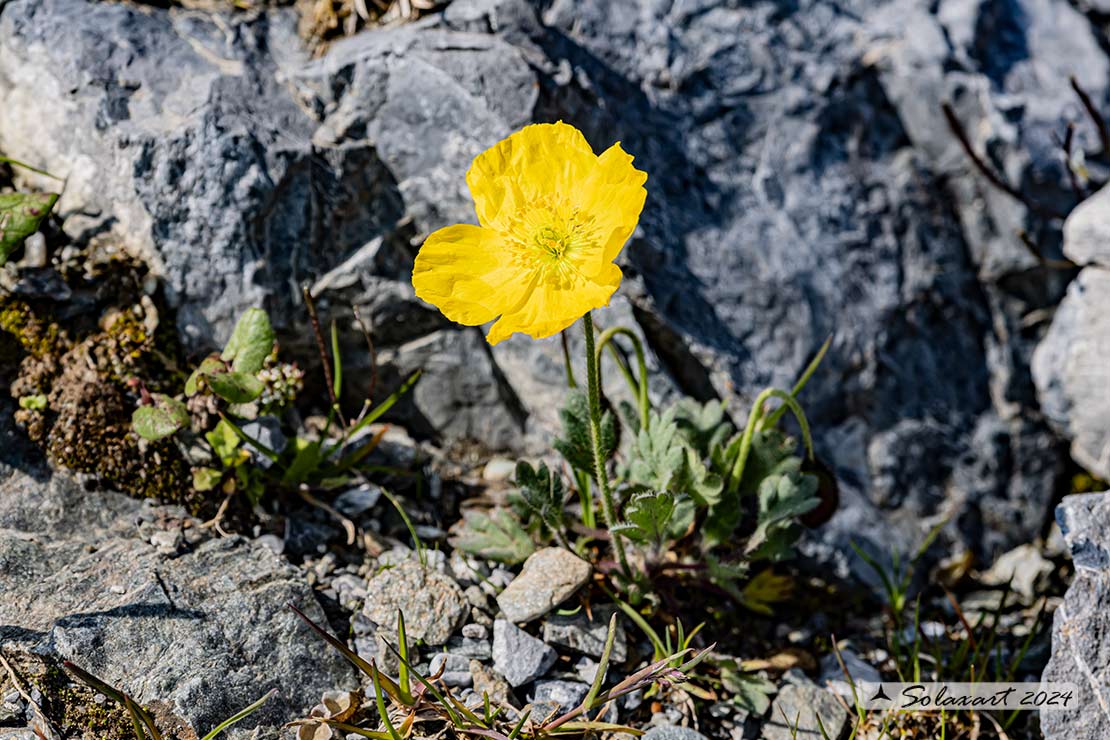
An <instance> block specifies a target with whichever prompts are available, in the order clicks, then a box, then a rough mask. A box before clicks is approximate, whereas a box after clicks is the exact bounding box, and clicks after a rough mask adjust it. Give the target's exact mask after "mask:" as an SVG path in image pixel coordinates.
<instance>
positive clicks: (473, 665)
mask: <svg viewBox="0 0 1110 740" xmlns="http://www.w3.org/2000/svg"><path fill="white" fill-rule="evenodd" d="M470 677H471V679H472V680H473V682H474V691H475V692H476V693H477V694H478V695H479V696H482V695H483V694H489V698H490V701H491V702H493V703H494V704H495V705H498V706H514V705H515V702H514V701H513V687H512V686H510V685H509V682H508V681H506V680H505V677H504V676H502V675H501V674H500V673H498V672H497V671H495V670H494V669H492V668H490V667H489V666H487V665H484V664H483V663H482V662H481V661H478V660H471V661H470Z"/></svg>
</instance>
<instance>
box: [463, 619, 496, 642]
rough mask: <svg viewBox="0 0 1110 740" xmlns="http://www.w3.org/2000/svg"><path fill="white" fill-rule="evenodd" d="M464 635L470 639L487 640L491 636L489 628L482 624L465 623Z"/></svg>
mask: <svg viewBox="0 0 1110 740" xmlns="http://www.w3.org/2000/svg"><path fill="white" fill-rule="evenodd" d="M462 636H463V637H466V638H468V639H470V640H485V639H488V638H489V630H488V629H487V628H486V627H485V625H481V624H473V623H471V624H464V625H463V628H462Z"/></svg>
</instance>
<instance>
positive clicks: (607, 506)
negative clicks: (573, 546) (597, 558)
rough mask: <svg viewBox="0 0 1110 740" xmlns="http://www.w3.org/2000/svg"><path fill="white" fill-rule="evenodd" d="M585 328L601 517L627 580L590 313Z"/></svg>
mask: <svg viewBox="0 0 1110 740" xmlns="http://www.w3.org/2000/svg"><path fill="white" fill-rule="evenodd" d="M582 327H583V329H585V332H586V388H587V393H588V395H589V406H590V442H591V446H592V448H593V453H594V477H595V478H596V479H597V487H598V490H599V491H600V493H601V513H602V516H604V517H605V526H606V527H607V528H608V529H609V534H610V535H611V537H612V540H613V550H614V552H616V554H617V562H618V563H620V566H621V570H623V571H624V575H625V577H627V578H629V579H631V578H632V571H631V569H630V568H629V567H628V556H627V555H626V554H625V552H624V541H623V540H622V539H621V536H620V535H619V534H618V533H617V532H616V530H615V527H616V526H617V518H616V507H615V506H614V505H613V492H612V491H611V490H610V489H609V474H608V473H607V472H606V470H605V455H604V454H603V452H602V450H601V380H600V378H599V376H598V368H597V350H596V348H595V346H594V319H593V316H591V315H590V312H589V311H587V312H586V315H585V316H583V317H582Z"/></svg>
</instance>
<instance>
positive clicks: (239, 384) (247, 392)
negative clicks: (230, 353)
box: [204, 371, 266, 403]
mask: <svg viewBox="0 0 1110 740" xmlns="http://www.w3.org/2000/svg"><path fill="white" fill-rule="evenodd" d="M204 381H205V382H206V383H208V387H209V388H211V389H212V392H213V393H215V394H216V395H217V396H219V397H220V398H222V399H224V400H225V401H227V402H228V403H250V402H251V401H253V400H254V399H256V398H258V397H259V396H261V395H262V391H263V390H265V388H266V386H265V385H263V383H262V381H261V380H259V379H258V378H256V377H255V376H253V375H247V374H246V373H240V372H234V371H233V372H230V373H211V374H209V375H205V376H204Z"/></svg>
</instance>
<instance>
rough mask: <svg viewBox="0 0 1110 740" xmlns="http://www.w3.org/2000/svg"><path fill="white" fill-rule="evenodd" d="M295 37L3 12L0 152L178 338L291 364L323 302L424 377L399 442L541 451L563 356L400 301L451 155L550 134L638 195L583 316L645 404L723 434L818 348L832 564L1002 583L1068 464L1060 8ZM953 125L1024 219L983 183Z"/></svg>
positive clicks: (529, 18) (517, 13)
mask: <svg viewBox="0 0 1110 740" xmlns="http://www.w3.org/2000/svg"><path fill="white" fill-rule="evenodd" d="M290 13H291V11H289V10H287V9H284V10H283V9H276V10H273V9H271V10H266V11H260V12H257V13H239V14H231V13H229V14H227V15H223V16H211V15H205V14H198V13H195V12H187V11H183V10H181V9H174V8H171V9H168V10H167V9H158V8H151V7H137V6H134V5H131V4H126V3H125V4H117V3H97V2H91V0H9V1H8V2H7V3H4V4H3V5H2V11H0V38H2V39H3V42H2V43H0V150H3V151H5V153H6V154H9V155H13V156H17V157H20V158H23V159H31V160H33V161H35V162H36V163H38V164H41V165H44V166H46V167H47V168H49V169H52V170H55V171H57V172H58V174H61V175H64V176H68V177H69V186H68V187H67V191H66V195H65V197H64V198H63V200H62V203H61V205H60V212H61V214H62V216H63V217H64V218H65V224H66V230H67V232H68V233H69V234H70V235H71V236H73V237H74V238H75V239H77V240H79V241H80V240H82V239H86V240H87V239H107V238H112V239H117V240H119V241H120V243H121V244H123V245H124V246H125V247H126V248H128V249H129V250H131V251H133V252H134V253H136V254H139V255H142V256H144V257H145V258H147V259H149V260H150V261H151V263H152V264H154V265H156V266H157V267H158V268H159V270H160V272H161V274H162V275H163V276H164V277H165V279H166V282H167V286H168V288H169V292H170V294H171V297H172V299H173V300H174V301H175V302H176V305H177V306H178V307H179V312H178V321H179V324H180V325H181V328H182V330H183V333H184V334H185V335H186V336H187V337H189V338H191V339H192V341H193V343H194V344H195V345H203V344H204V343H206V342H211V341H213V340H214V339H216V340H218V339H220V338H222V336H223V334H225V333H226V331H227V329H228V327H229V326H230V324H231V322H232V321H233V320H234V316H235V314H236V312H237V311H238V310H240V309H241V308H243V307H245V306H247V305H252V304H257V303H265V304H266V305H267V306H268V307H270V308H271V309H273V310H274V311H275V314H276V316H277V318H278V320H279V322H280V323H281V324H282V327H281V328H282V330H283V332H284V335H285V337H286V340H285V341H286V343H287V345H297V343H298V342H299V343H300V345H301V346H304V345H305V344H306V342H305V341H304V339H305V337H306V336H307V335H306V333H305V332H304V331H303V326H304V323H303V320H302V319H299V318H297V317H299V316H301V315H302V313H303V312H301V311H300V310H299V303H298V301H299V299H298V284H299V283H302V282H309V283H312V284H314V285H315V290H316V291H317V293H318V295H319V298H320V300H321V304H322V306H323V308H324V310H327V309H328V308H329V307H332V308H335V307H341V306H344V305H346V304H352V303H353V304H355V305H358V306H359V307H360V308H361V309H362V313H363V314H364V315H365V316H367V317H369V318H370V320H371V323H372V330H373V334H374V338H375V340H376V342H377V343H378V344H379V346H381V347H383V348H385V349H386V350H387V353H386V355H387V356H386V359H387V360H388V365H389V367H391V368H393V371H394V375H393V376H389V368H387V369H386V375H387V376H389V377H391V378H392V380H394V381H396V379H397V376H399V375H400V371H401V370H405V369H408V368H411V367H414V366H417V365H420V364H423V363H431V364H432V365H433V368H432V370H433V372H431V373H430V374H429V378H428V379H427V381H426V382H427V385H426V386H425V387H424V389H423V390H422V391H421V392H420V393H419V394H417V396H415V397H414V398H413V399H411V403H408V404H404V405H402V406H400V407H399V411H400V412H404V413H405V414H407V418H408V419H409V420H410V421H413V422H414V423H413V426H414V427H419V426H420V425H421V424H424V426H426V427H428V429H427V430H426V431H427V432H428V433H432V434H436V435H438V436H440V437H441V438H443V439H445V440H447V441H452V440H455V439H458V438H463V437H466V438H476V439H477V441H479V442H482V443H485V444H486V445H488V446H492V447H504V448H508V449H511V450H514V451H527V452H536V451H540V450H542V449H544V448H545V447H546V442H547V440H549V439H550V431H551V427H552V425H553V424H554V423H555V422H556V415H555V414H554V413H553V410H554V409H556V408H558V406H559V405H560V402H561V398H562V396H563V393H564V390H563V384H562V382H561V377H560V372H559V370H560V363H559V359H560V357H561V348H560V345H559V341H558V339H557V338H555V339H551V340H547V341H545V342H541V343H533V342H531V341H530V340H527V339H521V338H515V339H513V340H510V341H508V342H506V343H504V344H503V345H500V346H498V347H497V348H495V349H494V351H492V352H488V351H486V350H483V349H482V345H481V340H480V339H479V337H478V335H477V330H472V329H460V328H458V327H454V326H451V325H449V324H448V323H447V322H445V321H444V320H443V319H442V318H441V317H439V315H438V313H437V312H435V311H434V310H431V309H430V308H429V307H427V306H425V305H423V304H421V303H420V302H419V301H417V300H416V299H415V298H414V297H413V294H412V289H411V286H409V285H408V275H409V270H410V269H411V263H412V258H413V254H414V252H415V249H416V246H417V245H418V244H419V243H420V241H421V239H422V238H423V236H424V235H426V234H427V233H428V232H430V231H431V230H433V229H435V228H438V227H440V226H443V225H446V224H449V223H453V222H457V221H471V220H473V209H472V207H471V204H470V201H469V196H468V194H467V192H466V190H465V186H464V173H465V171H466V168H467V167H468V165H469V163H470V160H471V159H472V157H473V156H474V155H475V154H476V153H478V152H479V151H481V150H482V149H483V148H485V147H487V146H489V145H491V144H492V143H494V142H495V141H497V140H498V139H499V138H501V137H502V136H504V135H506V134H507V133H509V132H510V131H512V130H514V129H516V128H519V127H520V126H521V125H523V124H525V123H527V122H529V121H537V120H539V121H543V120H555V119H559V118H562V119H564V120H567V121H569V122H572V123H574V124H575V125H577V126H579V127H580V128H581V129H582V130H583V131H584V132H585V133H586V135H587V138H589V139H590V140H591V141H592V142H593V143H594V145H595V146H597V147H601V146H607V145H608V144H610V143H611V142H612V141H614V140H617V139H620V140H622V141H623V143H624V146H625V147H626V149H627V150H628V151H630V152H633V153H634V154H635V155H636V161H637V164H638V165H639V166H641V167H642V168H644V169H646V170H647V171H648V172H649V173H650V179H649V182H648V190H649V199H648V204H647V207H646V209H645V213H644V217H643V219H642V223H641V228H640V229H639V230H638V231H637V233H636V235H635V236H634V237H633V239H632V241H631V243H630V245H629V247H628V248H627V250H626V256H625V263H624V267H625V268H626V269H625V271H626V275H627V276H628V277H627V279H626V281H625V286H624V287H623V288H622V294H623V295H624V296H625V298H626V299H627V301H628V303H626V304H625V305H623V306H621V307H618V309H617V310H616V311H613V312H607V311H600V312H598V320H599V322H600V323H602V324H606V325H608V324H611V323H614V322H615V321H617V320H620V321H626V320H628V321H631V322H632V323H633V324H634V325H635V326H637V328H638V329H639V330H640V331H641V332H642V333H643V334H644V335H645V337H646V339H647V342H648V345H649V355H650V357H649V361H650V364H651V368H652V371H653V373H655V374H656V375H657V376H662V375H665V376H667V381H666V383H663V384H662V385H661V389H662V390H661V393H660V395H661V397H667V396H669V395H670V394H671V393H673V390H675V389H677V390H679V391H682V392H684V393H687V394H690V395H693V396H695V397H698V398H703V399H704V398H712V397H715V396H719V397H723V398H725V399H727V400H729V401H731V402H732V412H733V414H734V415H735V416H736V417H737V418H743V417H744V416H745V415H746V408H745V405H746V404H747V403H748V402H750V401H751V399H752V398H753V397H754V394H755V393H756V392H757V391H758V390H759V389H760V388H761V387H762V386H763V385H765V384H768V383H774V384H778V385H788V384H790V383H791V382H793V380H794V379H795V378H796V377H797V375H798V374H799V372H800V371H801V370H802V368H803V367H804V366H805V364H806V363H807V362H808V361H809V359H810V358H811V357H812V356H813V353H814V352H815V351H816V349H817V348H818V346H819V345H820V344H821V342H822V341H824V339H825V338H826V337H828V336H829V335H832V336H833V345H832V349H831V351H830V352H829V355H828V356H827V358H826V360H825V363H824V366H823V368H822V370H821V372H819V373H818V374H817V375H816V376H815V377H814V379H813V380H812V382H811V384H810V386H809V387H808V388H807V390H806V392H805V396H804V399H803V400H804V402H805V404H806V406H807V408H808V409H809V411H810V414H811V422H812V424H813V426H814V429H815V430H816V432H817V446H818V451H819V453H820V456H821V457H822V458H823V459H824V460H825V461H826V462H827V463H828V464H829V465H830V466H831V467H832V469H833V471H834V472H835V473H836V475H837V477H838V479H839V480H840V483H841V499H842V505H841V511H840V513H839V514H838V515H837V516H836V517H835V518H834V519H833V521H832V522H831V524H830V525H829V526H828V527H827V528H826V529H825V532H824V536H825V538H826V539H827V540H828V541H830V542H832V543H834V544H837V545H840V546H843V545H844V544H845V543H846V541H847V540H848V539H849V538H857V539H862V540H864V541H865V542H868V543H870V545H871V547H873V548H876V549H879V550H886V549H889V548H891V547H894V546H900V547H906V546H910V545H912V544H913V543H915V542H918V541H920V540H921V539H922V538H923V537H924V536H925V534H926V533H927V532H928V531H929V530H930V529H931V528H932V527H934V526H936V525H938V524H942V523H945V522H947V532H948V535H949V536H950V537H951V538H952V539H954V540H955V541H956V542H957V543H958V544H960V545H963V546H966V547H968V548H971V549H972V550H974V551H975V552H976V553H977V554H979V555H980V556H981V557H983V558H989V557H991V556H992V555H993V554H995V553H997V552H1000V551H1001V550H1002V549H1004V548H1008V547H1010V546H1012V545H1014V544H1016V543H1018V542H1021V541H1024V540H1027V539H1029V538H1031V537H1032V536H1033V535H1034V534H1035V533H1037V532H1038V531H1039V530H1040V528H1041V526H1042V524H1043V518H1044V513H1045V512H1046V511H1047V510H1048V505H1049V501H1050V500H1051V497H1052V495H1053V491H1054V490H1055V488H1056V485H1057V482H1058V480H1059V478H1060V477H1061V474H1062V471H1063V460H1064V457H1065V455H1064V451H1063V450H1062V449H1061V448H1060V446H1059V445H1058V444H1057V442H1056V438H1055V436H1054V435H1053V433H1052V432H1051V431H1050V430H1049V429H1048V427H1047V425H1046V424H1045V423H1044V421H1043V419H1042V417H1041V414H1040V411H1039V408H1038V403H1037V399H1036V396H1035V392H1034V386H1033V383H1032V380H1031V378H1030V373H1029V361H1030V360H1029V358H1030V355H1031V353H1032V348H1033V346H1034V343H1035V341H1036V340H1037V339H1038V338H1039V334H1040V331H1041V329H1042V327H1041V326H1039V325H1032V326H1031V325H1029V323H1028V321H1027V317H1029V316H1030V315H1032V316H1036V315H1039V314H1040V313H1043V311H1042V309H1044V308H1046V307H1050V306H1052V305H1054V303H1055V302H1056V301H1057V300H1058V299H1059V297H1060V295H1061V294H1062V292H1063V289H1064V286H1065V284H1066V282H1067V278H1068V275H1067V274H1065V273H1057V272H1052V271H1047V270H1044V269H1042V268H1041V267H1040V264H1039V262H1038V261H1037V259H1036V258H1035V257H1034V256H1033V255H1032V254H1030V251H1029V249H1028V248H1027V247H1026V246H1024V245H1023V243H1022V238H1021V235H1020V234H1021V233H1024V234H1026V235H1028V238H1030V239H1031V240H1032V241H1033V242H1034V243H1035V244H1037V245H1038V248H1039V249H1041V250H1042V251H1043V252H1044V253H1045V255H1047V256H1049V257H1052V256H1055V254H1056V251H1057V248H1058V242H1059V233H1058V232H1059V219H1058V218H1056V215H1055V214H1057V213H1062V212H1066V210H1067V209H1069V208H1070V207H1071V206H1072V205H1073V204H1074V200H1075V199H1074V196H1073V195H1072V192H1071V188H1070V186H1069V185H1068V180H1067V177H1066V173H1065V172H1064V170H1063V167H1062V165H1061V162H1060V157H1059V151H1058V149H1057V148H1056V147H1055V144H1054V143H1053V142H1054V139H1053V137H1054V136H1055V135H1057V134H1058V133H1059V132H1061V131H1062V130H1064V128H1065V125H1066V123H1067V122H1068V121H1070V120H1075V121H1076V123H1077V124H1078V126H1077V134H1076V140H1075V143H1076V147H1077V148H1082V147H1090V146H1091V145H1092V142H1094V141H1095V138H1096V135H1095V132H1094V130H1093V129H1092V127H1091V126H1090V124H1089V122H1087V121H1086V120H1085V119H1084V118H1082V109H1081V107H1079V106H1078V104H1077V102H1076V99H1075V97H1074V95H1073V94H1072V92H1071V91H1070V87H1069V84H1068V75H1069V74H1071V73H1074V74H1076V75H1078V76H1079V81H1080V83H1081V85H1082V86H1083V87H1084V89H1085V90H1086V91H1087V92H1088V93H1089V94H1090V95H1091V96H1092V98H1093V99H1094V100H1095V101H1098V102H1102V101H1104V100H1105V99H1106V95H1107V77H1108V71H1107V70H1108V65H1107V59H1106V55H1105V53H1104V52H1103V51H1102V47H1101V46H1100V44H1099V32H1098V31H1097V30H1096V28H1095V26H1094V25H1093V24H1092V23H1091V22H1090V21H1088V20H1087V19H1086V18H1085V17H1084V16H1083V15H1082V14H1081V13H1079V12H1078V11H1077V10H1075V9H1074V7H1073V6H1072V5H1071V4H1070V3H1068V2H1067V0H984V1H983V2H975V3H966V2H957V1H955V0H952V1H951V2H941V3H927V2H923V1H919V0H860V1H859V2H853V3H847V4H846V3H844V2H840V1H838V0H802V1H801V2H798V3H794V4H792V5H788V6H783V5H782V4H781V3H775V2H757V3H755V4H745V5H744V6H743V7H738V6H735V4H733V3H728V2H723V1H719V2H713V1H707V2H700V3H687V4H679V5H671V4H666V3H663V4H660V3H657V2H653V1H651V0H576V1H575V2H570V1H569V0H554V1H553V2H539V1H538V0H536V1H535V2H532V1H530V0H455V2H453V3H451V4H450V5H449V6H448V7H447V10H446V11H445V12H443V13H441V14H439V15H433V16H429V17H427V18H425V19H424V20H422V21H421V22H419V23H417V24H414V25H410V26H406V27H392V28H383V29H377V30H372V31H369V32H366V33H363V34H361V35H359V36H356V37H352V38H349V39H345V40H342V41H339V42H337V43H335V44H334V45H333V46H332V48H331V49H330V50H329V51H328V52H327V53H326V54H325V55H324V56H323V57H321V58H319V59H315V60H309V59H308V57H307V55H306V54H305V52H304V50H303V48H302V46H301V44H300V42H299V41H298V40H297V39H296V37H295V35H294V33H293V26H294V23H293V18H292V17H291V15H290ZM907 19H912V22H907ZM999 24H1002V25H1003V26H1004V28H1005V33H1002V34H996V33H994V30H993V29H995V28H996V27H998V25H999ZM945 101H951V103H952V106H953V111H954V114H955V116H956V118H957V119H958V120H959V121H960V122H961V123H962V127H963V129H964V131H965V132H966V133H967V136H968V137H969V140H970V142H971V144H972V145H973V146H974V147H976V148H977V150H978V151H981V152H988V153H989V159H990V162H991V164H992V166H994V167H996V168H998V169H999V171H1000V172H1001V176H1002V177H1004V178H1006V179H1007V180H1008V181H1009V182H1010V183H1011V184H1012V185H1013V187H1014V188H1015V189H1016V190H1017V191H1018V193H1019V197H1014V196H1013V195H1012V194H1008V193H1005V192H1002V191H1000V190H998V189H996V188H993V187H992V186H990V185H989V184H988V183H987V182H986V181H985V180H984V179H983V178H982V176H980V175H979V174H978V173H976V172H975V170H974V168H973V167H972V166H971V165H970V163H969V161H968V159H967V157H966V156H965V155H964V153H963V151H962V149H961V147H960V144H959V142H958V139H957V138H956V137H955V135H954V134H953V133H952V132H951V131H949V129H948V128H947V122H946V120H945V118H944V115H943V113H942V110H941V103H942V102H945ZM618 317H619V318H618ZM344 329H345V332H344V337H345V338H344V342H345V346H349V347H351V348H352V351H351V353H350V356H349V362H350V368H351V372H350V373H348V374H347V377H350V378H357V377H359V373H358V371H359V370H360V369H361V368H364V367H366V358H365V357H359V356H358V354H357V352H355V350H354V348H355V347H357V346H358V342H359V341H360V340H359V339H358V337H359V334H358V332H357V331H356V330H355V329H354V327H353V326H350V325H349V322H347V323H345V326H344ZM533 369H538V370H537V372H538V373H539V375H536V373H533V372H532V371H533ZM456 370H457V371H456ZM537 377H542V380H539V381H537V379H536V378H537ZM620 384H621V380H620V377H619V375H618V374H611V375H610V379H609V380H607V383H606V387H607V389H609V388H611V389H613V390H614V391H617V390H618V389H619V388H620ZM347 385H348V386H349V387H353V386H355V385H356V384H355V383H348V384H347ZM479 387H481V388H485V389H486V390H482V391H476V390H475V389H476V388H479Z"/></svg>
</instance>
